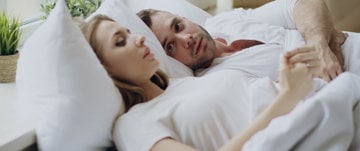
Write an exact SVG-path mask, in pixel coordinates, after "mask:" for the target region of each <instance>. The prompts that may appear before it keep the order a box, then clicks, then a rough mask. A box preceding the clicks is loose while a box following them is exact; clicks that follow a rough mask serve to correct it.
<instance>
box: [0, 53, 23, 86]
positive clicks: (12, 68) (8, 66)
mask: <svg viewBox="0 0 360 151" xmlns="http://www.w3.org/2000/svg"><path fill="white" fill-rule="evenodd" d="M18 58H19V52H17V53H16V54H13V55H7V56H0V83H10V82H15V75H16V65H17V60H18Z"/></svg>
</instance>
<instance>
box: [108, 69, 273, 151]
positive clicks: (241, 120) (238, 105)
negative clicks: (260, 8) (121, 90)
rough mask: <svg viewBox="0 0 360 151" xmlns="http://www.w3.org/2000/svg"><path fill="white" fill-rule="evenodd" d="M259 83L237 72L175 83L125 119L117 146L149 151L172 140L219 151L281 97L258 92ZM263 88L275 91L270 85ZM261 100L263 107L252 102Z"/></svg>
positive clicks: (129, 150) (119, 128) (124, 150)
mask: <svg viewBox="0 0 360 151" xmlns="http://www.w3.org/2000/svg"><path fill="white" fill-rule="evenodd" d="M223 79H227V80H223ZM257 81H258V80H256V79H252V78H249V77H246V76H244V75H243V73H242V72H239V71H237V70H221V71H219V72H214V73H211V74H207V75H205V76H203V77H187V78H183V79H178V80H175V81H172V82H171V85H170V86H169V87H168V88H167V89H166V91H165V92H164V93H163V94H162V95H160V96H158V97H156V98H155V99H153V100H151V101H150V102H147V103H142V104H138V105H136V106H134V107H133V108H131V109H130V110H129V112H127V113H125V114H124V115H122V116H121V117H120V119H119V120H118V122H117V124H116V126H115V127H116V128H115V134H114V139H115V142H116V143H117V144H116V145H117V147H119V148H120V149H121V150H122V151H149V149H150V148H151V147H152V146H153V145H154V144H155V143H156V142H158V141H159V140H161V139H163V138H166V137H171V138H173V139H175V140H177V141H179V142H182V143H184V144H187V145H190V146H193V147H194V148H196V149H198V150H204V151H213V150H216V149H218V148H219V147H220V146H222V145H223V144H224V143H226V142H228V140H229V139H231V138H232V137H233V136H234V135H237V134H239V132H240V131H241V130H243V128H245V127H246V126H247V125H248V124H249V123H250V121H252V120H253V118H254V116H255V114H257V112H258V111H259V108H262V107H264V106H266V105H265V104H267V103H269V102H270V100H271V98H272V97H273V96H274V94H275V93H276V90H275V89H273V91H271V92H269V90H268V89H269V88H259V84H256V83H258V82H257ZM260 83H267V84H269V85H267V86H269V87H270V88H274V87H273V86H271V82H270V80H269V79H262V81H261V82H260ZM260 85H262V84H260ZM255 90H257V91H255ZM262 90H266V91H262ZM224 92H226V93H224ZM250 92H255V93H250ZM264 92H265V93H266V94H265V95H263V94H262V93H264ZM259 94H260V95H259ZM259 96H264V97H263V99H264V100H265V101H264V102H263V105H262V106H258V103H253V102H252V101H251V100H254V101H259V100H258V99H259ZM265 97H266V98H265ZM254 104H255V105H254Z"/></svg>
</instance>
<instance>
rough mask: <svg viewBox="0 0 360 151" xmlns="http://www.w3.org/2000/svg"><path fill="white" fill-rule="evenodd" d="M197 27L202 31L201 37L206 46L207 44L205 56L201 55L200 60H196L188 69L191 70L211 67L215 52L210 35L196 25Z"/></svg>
mask: <svg viewBox="0 0 360 151" xmlns="http://www.w3.org/2000/svg"><path fill="white" fill-rule="evenodd" d="M198 26H199V27H200V29H201V30H202V31H203V33H202V34H201V36H202V37H204V38H205V39H206V40H207V42H208V44H207V47H206V50H204V54H205V55H203V56H202V57H201V58H198V59H197V61H196V62H195V64H193V65H192V66H191V67H190V68H191V69H192V70H197V69H200V68H207V67H209V66H210V65H211V63H212V61H213V60H214V55H215V50H216V46H215V41H214V39H213V38H212V37H211V36H210V34H209V33H208V32H207V31H206V30H205V29H204V28H203V27H201V26H200V25H198Z"/></svg>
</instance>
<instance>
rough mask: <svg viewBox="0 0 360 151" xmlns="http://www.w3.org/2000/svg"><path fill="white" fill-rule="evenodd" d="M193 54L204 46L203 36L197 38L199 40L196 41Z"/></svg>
mask: <svg viewBox="0 0 360 151" xmlns="http://www.w3.org/2000/svg"><path fill="white" fill-rule="evenodd" d="M195 48H196V49H195V55H197V54H198V53H199V52H200V50H202V49H203V48H204V44H203V38H202V37H200V38H199V41H198V42H197V43H196V47H195Z"/></svg>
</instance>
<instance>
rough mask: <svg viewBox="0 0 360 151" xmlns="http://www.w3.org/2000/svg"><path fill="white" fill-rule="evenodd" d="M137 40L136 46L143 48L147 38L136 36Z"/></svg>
mask: <svg viewBox="0 0 360 151" xmlns="http://www.w3.org/2000/svg"><path fill="white" fill-rule="evenodd" d="M135 39H136V45H137V46H139V47H141V46H144V43H145V36H143V35H136V36H135Z"/></svg>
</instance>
